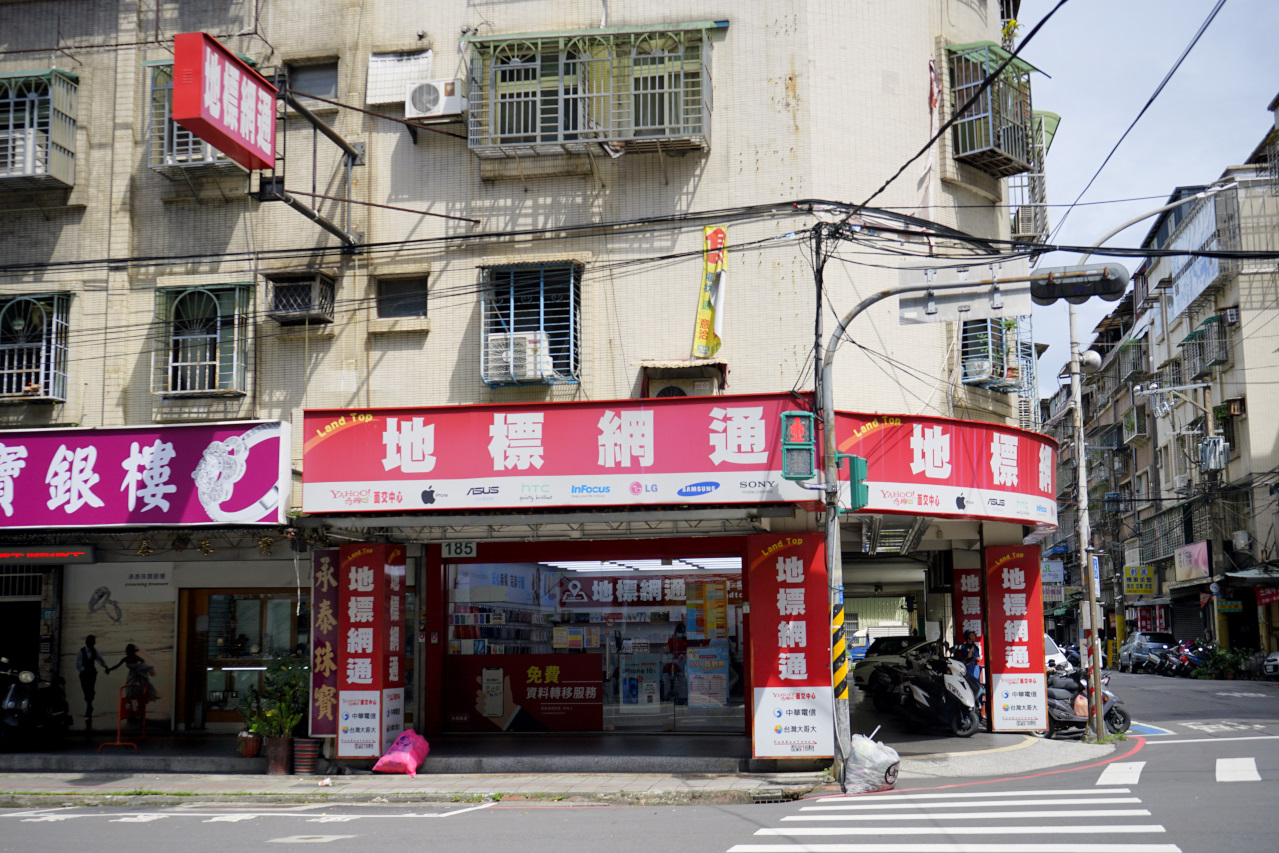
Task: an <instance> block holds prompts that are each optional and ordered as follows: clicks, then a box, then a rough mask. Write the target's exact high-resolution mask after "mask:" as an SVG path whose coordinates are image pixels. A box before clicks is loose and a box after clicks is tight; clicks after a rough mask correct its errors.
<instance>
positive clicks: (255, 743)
mask: <svg viewBox="0 0 1279 853" xmlns="http://www.w3.org/2000/svg"><path fill="white" fill-rule="evenodd" d="M240 713H241V714H243V715H244V730H243V731H242V732H240V735H239V737H238V738H236V751H237V752H239V753H240V754H241V755H243V756H244V757H245V758H257V757H258V754H259V753H260V752H261V751H262V732H263V731H264V730H265V729H266V721H265V719H264V718H263V713H262V697H261V696H260V695H259V694H258V692H257V691H256V690H251V691H249V694H248V696H246V697H245V698H244V701H243V702H242V703H241V704H240Z"/></svg>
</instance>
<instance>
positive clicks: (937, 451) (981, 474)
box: [835, 412, 1057, 526]
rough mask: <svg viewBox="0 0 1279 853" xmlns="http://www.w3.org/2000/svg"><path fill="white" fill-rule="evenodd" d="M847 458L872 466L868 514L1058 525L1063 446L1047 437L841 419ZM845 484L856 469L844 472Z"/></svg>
mask: <svg viewBox="0 0 1279 853" xmlns="http://www.w3.org/2000/svg"><path fill="white" fill-rule="evenodd" d="M835 430H836V437H837V442H838V445H839V450H840V451H841V452H843V453H851V454H853V455H856V456H861V457H862V458H864V459H865V460H866V468H867V477H866V481H867V486H868V491H869V502H868V503H867V505H866V511H868V512H898V513H906V514H911V515H915V514H918V515H928V516H934V517H937V516H943V517H947V516H948V517H962V518H989V519H992V520H996V521H1009V520H1013V521H1020V522H1022V523H1025V524H1041V525H1052V526H1056V524H1057V501H1056V494H1057V490H1056V479H1055V478H1056V469H1057V445H1056V442H1054V441H1053V440H1052V439H1050V438H1048V437H1047V436H1044V435H1041V434H1039V433H1034V432H1028V431H1026V430H1020V429H1015V428H1013V427H1005V426H996V425H994V424H986V423H975V422H972V421H960V420H953V419H949V418H927V417H912V416H908V415H900V416H897V415H858V414H846V413H842V412H841V413H837V414H836V416H835ZM840 471H841V478H842V479H845V480H846V479H847V477H848V473H847V471H848V469H847V468H843V467H841V469H840Z"/></svg>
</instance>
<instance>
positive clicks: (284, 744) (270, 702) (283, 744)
mask: <svg viewBox="0 0 1279 853" xmlns="http://www.w3.org/2000/svg"><path fill="white" fill-rule="evenodd" d="M310 686H311V669H310V667H309V666H307V660H306V658H305V657H301V656H298V655H280V656H277V657H274V658H272V659H271V660H270V662H268V663H267V667H266V673H265V674H264V675H263V678H262V689H261V690H254V691H252V693H253V697H252V698H251V699H250V704H253V703H255V702H256V704H257V707H258V709H259V713H258V715H257V716H256V718H255V720H254V723H252V724H250V725H251V727H256V728H257V729H259V730H260V733H261V735H262V737H264V738H265V739H266V753H267V772H268V773H273V774H284V775H287V774H288V773H289V772H290V771H291V767H290V762H291V760H292V752H293V744H292V738H293V735H294V732H295V730H296V729H297V728H298V727H299V726H300V725H301V723H302V720H303V719H304V718H305V717H306V710H307V702H308V700H309V697H310ZM246 720H247V716H246Z"/></svg>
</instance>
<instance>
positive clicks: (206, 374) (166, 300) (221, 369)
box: [151, 284, 253, 396]
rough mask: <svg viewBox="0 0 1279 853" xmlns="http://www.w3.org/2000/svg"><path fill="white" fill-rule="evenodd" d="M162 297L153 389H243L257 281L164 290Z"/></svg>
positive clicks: (177, 392) (174, 392)
mask: <svg viewBox="0 0 1279 853" xmlns="http://www.w3.org/2000/svg"><path fill="white" fill-rule="evenodd" d="M156 302H157V306H156V322H155V334H156V341H155V346H154V349H153V350H152V373H151V391H152V393H155V394H160V395H164V396H219V395H226V394H232V395H239V394H243V393H244V392H245V389H246V382H247V378H246V377H247V369H246V365H247V362H248V339H249V320H250V313H251V309H252V305H253V287H252V285H249V284H230V285H222V286H218V287H193V288H184V289H174V290H162V291H159V292H158V293H157V295H156Z"/></svg>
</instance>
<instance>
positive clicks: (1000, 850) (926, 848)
mask: <svg viewBox="0 0 1279 853" xmlns="http://www.w3.org/2000/svg"><path fill="white" fill-rule="evenodd" d="M728 853H1182V851H1181V848H1180V847H1178V846H1177V845H1176V844H1027V843H1025V842H1020V843H1015V844H985V843H981V842H975V843H972V844H963V843H955V844H918V843H914V842H911V843H907V844H736V845H734V846H732V847H730V848H728Z"/></svg>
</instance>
